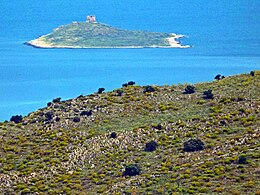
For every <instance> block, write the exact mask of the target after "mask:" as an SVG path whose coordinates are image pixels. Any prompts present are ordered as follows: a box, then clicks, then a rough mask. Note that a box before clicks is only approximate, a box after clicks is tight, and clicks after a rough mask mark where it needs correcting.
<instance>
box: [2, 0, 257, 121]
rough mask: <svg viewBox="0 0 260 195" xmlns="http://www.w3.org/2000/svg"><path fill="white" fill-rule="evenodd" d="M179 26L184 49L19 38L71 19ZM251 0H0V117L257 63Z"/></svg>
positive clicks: (159, 28) (149, 27)
mask: <svg viewBox="0 0 260 195" xmlns="http://www.w3.org/2000/svg"><path fill="white" fill-rule="evenodd" d="M87 15H96V16H97V19H98V21H99V22H102V23H106V24H109V25H112V26H115V27H119V28H123V29H129V30H146V31H156V32H172V33H178V34H184V35H186V36H187V38H183V39H181V41H182V43H183V44H184V45H185V44H189V45H191V46H192V48H189V49H175V48H172V49H162V48H161V49H159V48H154V49H36V48H33V47H29V46H26V45H23V43H24V42H26V41H28V40H32V39H35V38H37V37H38V36H40V35H43V34H47V33H49V32H51V31H52V29H54V28H56V27H58V26H60V25H63V24H68V23H71V22H73V21H85V19H86V16H87ZM259 19H260V1H259V0H228V1H227V0H214V1H205V0H196V1H194V0H174V1H172V0H160V1H159V0H152V1H151V0H138V1H137V0H123V1H118V0H109V1H105V0H95V1H90V0H74V1H71V0H55V1H54V0H44V1H42V0H41V1H40V0H19V1H10V0H1V1H0V121H3V120H9V119H10V117H11V116H12V115H17V114H19V115H20V114H21V115H23V116H25V115H27V114H28V113H29V112H32V111H35V110H37V109H39V108H41V107H45V106H46V103H47V102H49V101H51V100H52V99H53V98H56V97H61V98H62V99H63V100H66V99H70V98H74V97H77V96H79V95H87V94H91V93H93V92H95V91H97V89H98V88H100V87H104V88H105V89H106V91H109V90H113V89H115V88H120V87H121V85H122V84H123V83H125V82H128V81H135V82H136V83H137V84H138V85H152V84H157V85H164V84H169V85H172V84H178V83H197V82H204V81H212V80H213V79H214V77H215V75H217V74H221V75H225V76H228V75H234V74H240V73H246V72H250V71H251V70H257V69H258V70H259V69H260V22H259Z"/></svg>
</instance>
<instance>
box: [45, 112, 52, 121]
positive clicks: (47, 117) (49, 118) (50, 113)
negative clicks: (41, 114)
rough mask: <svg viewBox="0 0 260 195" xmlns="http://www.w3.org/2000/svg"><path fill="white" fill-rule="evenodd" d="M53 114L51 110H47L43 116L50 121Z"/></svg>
mask: <svg viewBox="0 0 260 195" xmlns="http://www.w3.org/2000/svg"><path fill="white" fill-rule="evenodd" d="M53 116H54V114H53V112H52V111H48V112H46V113H45V117H46V119H47V120H48V121H50V120H51V119H52V118H53Z"/></svg>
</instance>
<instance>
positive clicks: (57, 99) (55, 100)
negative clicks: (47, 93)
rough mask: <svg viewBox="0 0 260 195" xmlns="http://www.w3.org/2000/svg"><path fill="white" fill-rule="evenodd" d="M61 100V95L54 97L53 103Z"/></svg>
mask: <svg viewBox="0 0 260 195" xmlns="http://www.w3.org/2000/svg"><path fill="white" fill-rule="evenodd" d="M60 100H61V98H60V97H59V98H55V99H53V100H52V102H53V103H59V102H60Z"/></svg>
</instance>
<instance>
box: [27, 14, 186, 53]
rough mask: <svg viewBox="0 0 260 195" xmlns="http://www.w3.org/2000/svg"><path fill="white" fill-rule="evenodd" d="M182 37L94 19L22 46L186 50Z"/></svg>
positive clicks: (90, 18) (67, 27)
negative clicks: (104, 22) (120, 27)
mask: <svg viewBox="0 0 260 195" xmlns="http://www.w3.org/2000/svg"><path fill="white" fill-rule="evenodd" d="M182 37H184V36H183V35H177V34H173V33H161V32H146V31H134V30H123V29H119V28H115V27H112V26H109V25H106V24H102V23H98V22H97V21H96V17H95V16H88V17H87V21H86V22H72V23H71V24H67V25H63V26H60V27H58V28H56V29H54V30H53V32H51V33H49V34H47V35H43V36H40V37H39V38H37V39H35V40H31V41H28V42H26V43H25V44H27V45H30V46H33V47H37V48H153V47H154V48H156V47H161V48H189V47H190V46H188V45H186V46H183V45H181V43H180V42H179V41H178V39H179V38H182Z"/></svg>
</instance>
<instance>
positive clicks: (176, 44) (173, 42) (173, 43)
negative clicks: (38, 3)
mask: <svg viewBox="0 0 260 195" xmlns="http://www.w3.org/2000/svg"><path fill="white" fill-rule="evenodd" d="M171 35H172V36H171V37H168V38H166V41H167V42H168V44H169V46H160V45H151V46H131V45H129V46H100V47H98V46H88V47H82V46H61V45H60V46H59V45H51V44H49V43H47V42H45V41H44V40H41V39H44V37H45V36H47V35H43V36H41V37H38V38H37V39H34V40H31V41H28V42H25V43H24V44H25V45H29V46H32V47H35V48H41V49H142V48H180V49H185V48H190V47H191V46H190V45H182V44H181V42H180V41H179V40H178V39H180V38H184V37H185V35H178V34H174V33H172V34H171Z"/></svg>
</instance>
